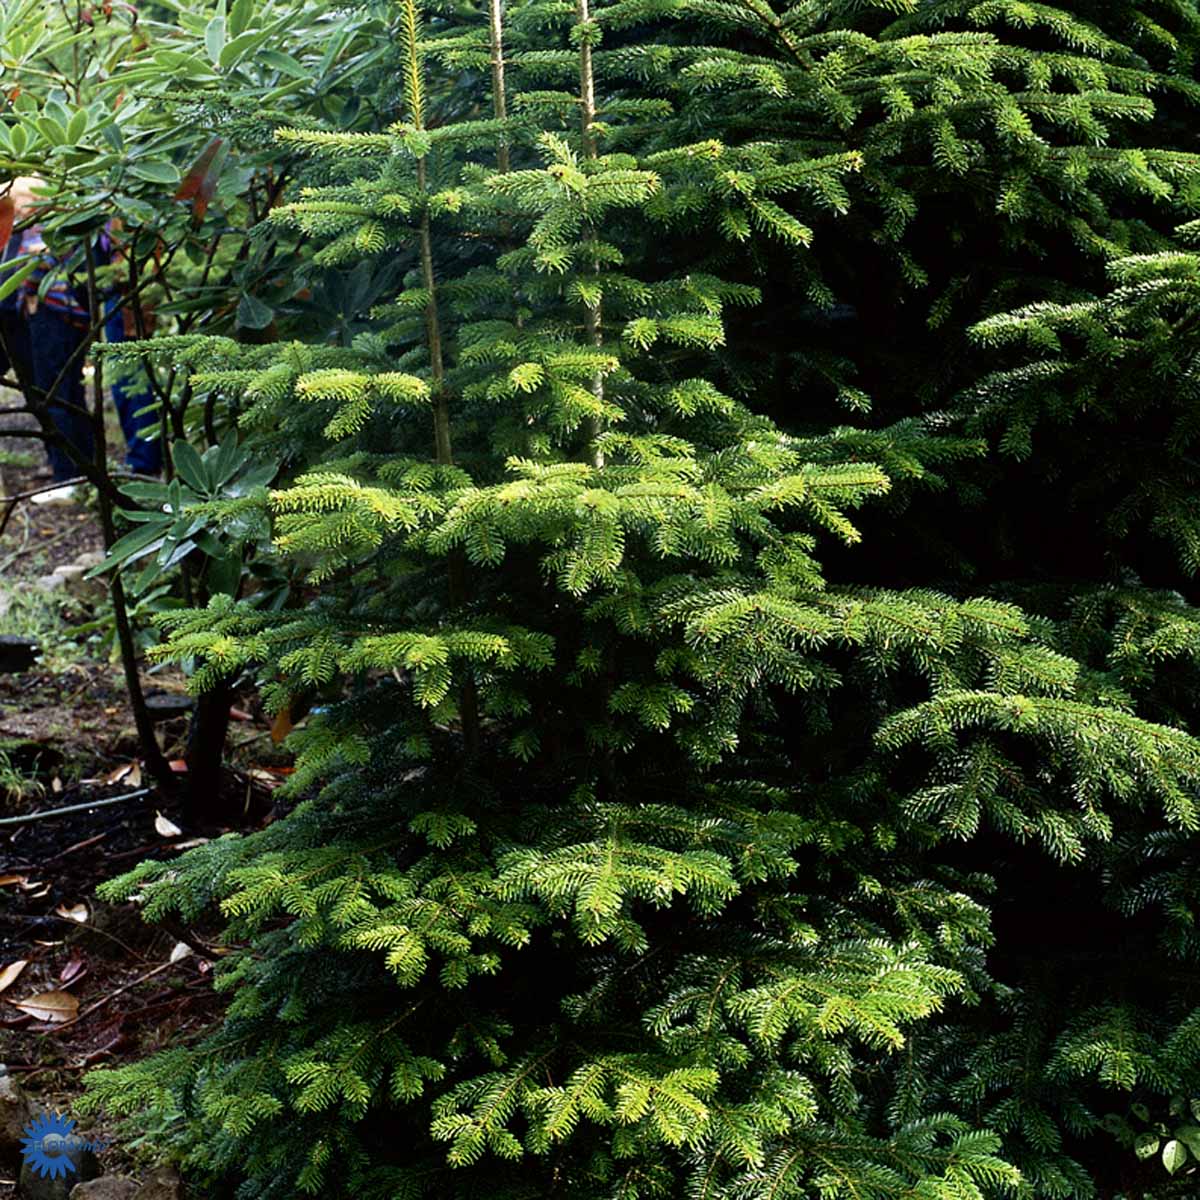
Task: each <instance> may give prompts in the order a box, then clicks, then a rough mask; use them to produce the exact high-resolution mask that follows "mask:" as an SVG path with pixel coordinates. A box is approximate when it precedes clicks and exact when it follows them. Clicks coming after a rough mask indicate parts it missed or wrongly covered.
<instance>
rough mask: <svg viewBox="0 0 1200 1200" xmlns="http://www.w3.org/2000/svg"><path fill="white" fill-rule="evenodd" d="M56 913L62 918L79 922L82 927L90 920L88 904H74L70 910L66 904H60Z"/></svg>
mask: <svg viewBox="0 0 1200 1200" xmlns="http://www.w3.org/2000/svg"><path fill="white" fill-rule="evenodd" d="M54 911H55V912H56V913H58V915H59V916H60V917H66V918H67V920H69V921H78V922H79V924H80V925H83V924H85V923H86V921H87V919H88V910H87V905H86V904H73V905H71V907H70V908H68V907H67V906H66V905H65V904H60V905H59V906H58V907H57V908H56V909H55V910H54Z"/></svg>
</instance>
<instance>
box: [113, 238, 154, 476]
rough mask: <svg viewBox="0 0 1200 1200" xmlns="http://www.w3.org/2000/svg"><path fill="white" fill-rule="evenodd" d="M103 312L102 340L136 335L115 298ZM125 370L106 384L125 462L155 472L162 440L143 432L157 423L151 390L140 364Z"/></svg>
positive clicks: (136, 469) (145, 472) (144, 472)
mask: <svg viewBox="0 0 1200 1200" xmlns="http://www.w3.org/2000/svg"><path fill="white" fill-rule="evenodd" d="M105 236H107V235H105ZM107 313H108V315H107V318H106V320H105V322H104V338H105V341H107V342H110V343H114V344H115V343H117V342H123V341H125V340H126V338H127V337H129V336H130V334H131V333H132V334H133V336H135V337H136V336H137V334H136V331H132V330H130V328H129V321H128V318H129V315H130V314H129V309H127V308H124V307H122V305H121V302H120V299H119V298H117V297H112V298H111V299H109V300H108V301H107ZM129 370H130V368H127V367H122V368H121V369H120V370H119V371H118V372H117V373H116V374H114V375H113V376H112V382H111V384H110V390H111V392H112V398H113V404H114V406H115V407H116V410H117V416H118V417H119V418H120V419H121V432H122V433H123V434H124V435H125V465H126V466H127V467H128V468H129V469H130V470H131V471H134V472H136V473H137V474H139V475H158V474H160V473H161V471H162V442H161V441H159V440H158V439H157V438H148V437H145V436H143V435H145V434H153V433H154V431H155V429H156V427H157V425H158V416H157V414H156V412H155V411H154V409H153V408H152V407H151V406H152V405H153V403H154V394H153V392H152V390H151V388H150V383H149V380H148V379H147V378H146V375H145V370H146V369H145V368H144V367H140V366H139V367H134V368H133V371H134V372H135V374H134V375H133V376H132V377H131V376H130V374H129Z"/></svg>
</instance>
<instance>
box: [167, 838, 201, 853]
mask: <svg viewBox="0 0 1200 1200" xmlns="http://www.w3.org/2000/svg"><path fill="white" fill-rule="evenodd" d="M208 840H209V839H208V838H204V837H200V838H188V840H187V841H186V842H176V843H175V845H174V847H172V848H173V849H175V850H191V849H193V848H194V847H196V846H207V845H208Z"/></svg>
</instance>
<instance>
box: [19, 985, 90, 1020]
mask: <svg viewBox="0 0 1200 1200" xmlns="http://www.w3.org/2000/svg"><path fill="white" fill-rule="evenodd" d="M9 1003H11V1004H12V1005H13V1007H14V1008H19V1009H20V1010H21V1011H22V1012H27V1013H29V1014H30V1015H31V1016H34V1017H36V1018H37V1019H38V1020H39V1021H48V1022H50V1023H51V1024H53V1025H60V1024H62V1022H64V1021H70V1020H71V1019H72V1018H73V1017H74V1016H75V1015H76V1014H77V1013H78V1012H79V1001H78V1000H76V999H75V997H74V996H72V995H71V994H70V993H69V992H39V993H38V995H36V996H30V997H29V998H28V999H26V1000H12V1001H10V1002H9Z"/></svg>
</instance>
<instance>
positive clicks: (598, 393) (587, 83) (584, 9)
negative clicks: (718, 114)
mask: <svg viewBox="0 0 1200 1200" xmlns="http://www.w3.org/2000/svg"><path fill="white" fill-rule="evenodd" d="M575 15H576V18H577V20H578V23H579V28H580V31H581V33H582V35H583V36H582V37H581V38H580V39H579V120H580V132H581V134H582V140H583V157H584V158H585V159H588V160H594V159H595V158H596V157H597V150H596V134H595V128H594V127H595V124H596V73H595V71H594V69H593V67H592V44H591V41H590V40H589V37H588V28H587V27H588V25H589V24H590V22H591V10H590V9H589V7H588V0H576V2H575ZM585 236H587V237H594V236H595V230H594V229H592V228H591V226H588V227H587V229H586V231H585ZM592 273H593V274H594V275H599V274H600V263H599V262H598V261H596V262H593V263H592ZM583 328H584V333H585V334H586V336H587V340H588V342H589V343H590V344H591V345H592V346H593V347H594V348H595V349H597V350H599V349H600V348H601V347H602V346H603V345H604V333H603V318H602V314H601V311H600V304H599V302H597V303H596V304H587V305H585V306H584V310H583ZM591 391H592V395H593V396H595V397H596V401H597V403H603V401H604V376H603V375H602V374H601V373H600V372H599V371H597V372H596V373H595V375H593V376H592V384H591ZM603 432H604V425H603V422H602V420H601V418H600V417H599V416H595V417H592V418H590V419H589V420H588V421H587V423H586V426H585V436H586V438H587V444H588V449H587V454H588V460H589V461H590V462H591V464H592V466H593V467H596V468H597V469H599V468H600V467H603V466H604V454H603V452H602V451H601V449H600V446H599V438H600V435H601V433H603Z"/></svg>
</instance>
